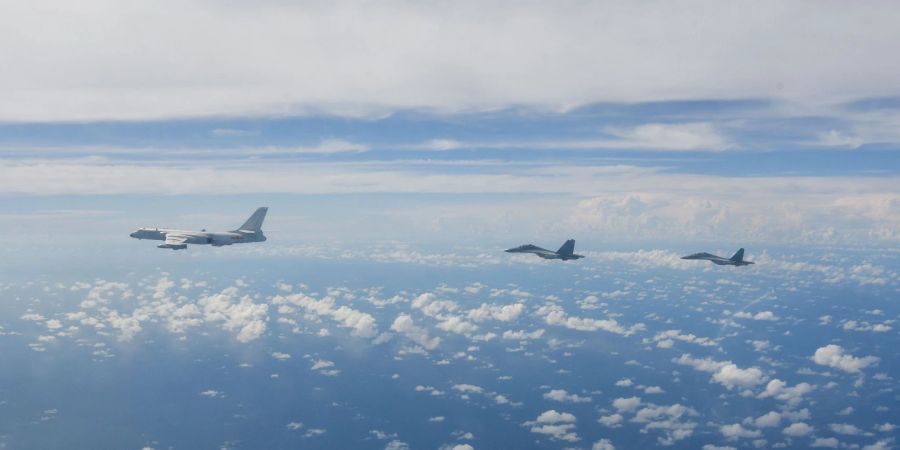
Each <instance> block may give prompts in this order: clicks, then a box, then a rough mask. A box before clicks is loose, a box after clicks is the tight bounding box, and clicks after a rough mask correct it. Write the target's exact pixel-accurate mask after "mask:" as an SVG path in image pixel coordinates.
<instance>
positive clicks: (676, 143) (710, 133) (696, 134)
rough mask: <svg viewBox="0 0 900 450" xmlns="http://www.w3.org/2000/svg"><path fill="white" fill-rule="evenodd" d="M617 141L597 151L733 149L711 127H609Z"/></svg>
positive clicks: (602, 143) (601, 144)
mask: <svg viewBox="0 0 900 450" xmlns="http://www.w3.org/2000/svg"><path fill="white" fill-rule="evenodd" d="M605 131H606V132H607V133H609V134H612V135H613V136H616V137H617V138H618V140H611V141H607V142H598V143H596V144H595V145H596V146H598V147H601V148H603V147H612V148H641V149H654V150H725V149H727V148H729V147H731V146H732V144H731V143H730V142H729V141H728V138H726V137H725V136H723V135H722V134H721V133H720V132H719V131H718V130H716V128H715V126H714V125H713V124H711V123H705V122H697V123H682V124H662V123H651V124H645V125H640V126H637V127H633V128H619V127H609V128H606V130H605Z"/></svg>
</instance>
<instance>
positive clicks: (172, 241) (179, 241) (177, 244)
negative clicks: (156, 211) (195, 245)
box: [157, 233, 188, 250]
mask: <svg viewBox="0 0 900 450" xmlns="http://www.w3.org/2000/svg"><path fill="white" fill-rule="evenodd" d="M187 241H188V236H185V235H183V234H174V233H168V234H166V242H165V243H162V244H159V245H157V247H159V248H171V249H172V250H184V249H186V248H187Z"/></svg>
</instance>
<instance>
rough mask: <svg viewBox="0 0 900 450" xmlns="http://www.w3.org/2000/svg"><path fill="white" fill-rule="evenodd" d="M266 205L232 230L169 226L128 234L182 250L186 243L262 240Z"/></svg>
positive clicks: (218, 244) (232, 242) (214, 243)
mask: <svg viewBox="0 0 900 450" xmlns="http://www.w3.org/2000/svg"><path fill="white" fill-rule="evenodd" d="M268 210H269V208H267V207H262V208H257V210H256V212H254V213H253V215H252V216H250V218H249V219H247V221H246V222H244V224H243V225H241V226H240V227H238V229H236V230H233V231H206V230H200V231H190V230H175V229H171V228H140V229H138V230H137V231H135V232H134V233H131V234H130V236H131V237H133V238H135V239H151V240H155V241H165V242H163V243H162V244H159V245H157V247H159V248H170V249H172V250H184V249H186V248H187V245H188V244H209V245H212V246H214V247H221V246H223V245H231V244H246V243H250V242H264V241H265V240H266V235H265V234H263V231H262V224H263V220H264V219H265V218H266V212H267V211H268Z"/></svg>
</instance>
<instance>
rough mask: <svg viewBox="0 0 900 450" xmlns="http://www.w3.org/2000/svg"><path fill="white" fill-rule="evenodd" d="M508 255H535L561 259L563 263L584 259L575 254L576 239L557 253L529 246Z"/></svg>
mask: <svg viewBox="0 0 900 450" xmlns="http://www.w3.org/2000/svg"><path fill="white" fill-rule="evenodd" d="M506 253H534V254H535V255H538V256H540V257H541V258H544V259H561V260H563V261H568V260H570V259H581V258H584V256H583V255H576V254H575V239H569V240H568V241H566V243H565V244H563V245H562V247H560V248H559V250H557V251H555V252H554V251H550V250H547V249H545V248H540V247H538V246H537V245H533V244H527V245H520V246H518V247H515V248H511V249H509V250H506Z"/></svg>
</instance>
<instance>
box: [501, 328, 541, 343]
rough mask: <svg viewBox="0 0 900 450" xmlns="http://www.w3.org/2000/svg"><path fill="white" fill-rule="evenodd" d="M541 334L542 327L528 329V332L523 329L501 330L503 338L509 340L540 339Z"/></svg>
mask: <svg viewBox="0 0 900 450" xmlns="http://www.w3.org/2000/svg"><path fill="white" fill-rule="evenodd" d="M543 335H544V329H543V328H539V329H537V330H534V331H530V332H529V331H525V330H518V331H512V330H506V331H504V332H503V335H502V337H503V339H506V340H510V341H524V340H529V339H540V338H541V336H543Z"/></svg>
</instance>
